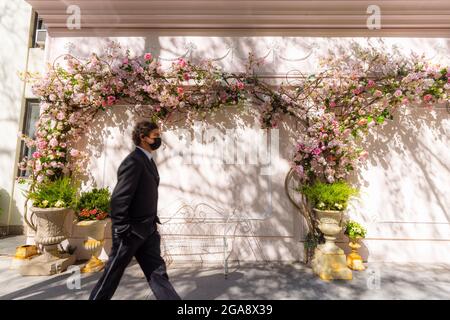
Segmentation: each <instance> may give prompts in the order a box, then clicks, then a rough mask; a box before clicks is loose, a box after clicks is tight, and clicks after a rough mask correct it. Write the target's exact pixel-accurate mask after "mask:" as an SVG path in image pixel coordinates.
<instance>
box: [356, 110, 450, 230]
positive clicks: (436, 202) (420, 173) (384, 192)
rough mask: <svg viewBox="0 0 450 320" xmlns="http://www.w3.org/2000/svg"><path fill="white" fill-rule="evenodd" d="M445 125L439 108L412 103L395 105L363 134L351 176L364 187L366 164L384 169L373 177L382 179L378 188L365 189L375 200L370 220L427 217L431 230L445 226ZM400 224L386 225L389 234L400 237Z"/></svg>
mask: <svg viewBox="0 0 450 320" xmlns="http://www.w3.org/2000/svg"><path fill="white" fill-rule="evenodd" d="M449 128H450V126H449V112H448V111H447V110H446V109H445V108H442V107H439V108H436V109H435V110H428V109H427V108H424V107H417V106H412V107H408V108H407V109H405V108H402V109H398V110H396V112H395V113H394V120H392V121H390V120H388V121H387V123H386V124H385V125H384V127H382V128H375V129H374V133H373V134H372V135H369V136H368V137H367V139H366V141H365V145H366V146H368V151H369V154H370V155H369V160H368V163H366V165H365V166H363V167H362V168H361V169H362V170H360V171H359V172H357V173H355V174H354V175H353V176H352V180H353V181H354V182H356V184H357V185H358V186H359V187H360V188H362V189H364V188H369V186H370V184H371V181H370V180H369V179H368V178H367V176H364V173H365V172H366V170H367V169H371V168H373V167H375V168H376V167H379V168H381V171H383V173H384V174H386V177H384V176H383V177H379V179H378V180H379V181H382V183H383V185H382V187H383V188H382V189H380V190H379V192H380V194H377V195H370V196H371V197H374V198H376V199H378V200H379V201H381V203H380V205H379V206H377V207H378V211H379V212H377V213H376V214H377V216H376V217H375V220H376V219H379V218H380V217H381V219H382V220H396V221H404V222H419V223H421V221H422V222H424V223H427V222H428V228H435V229H433V230H434V231H436V234H438V232H437V229H436V228H438V227H441V228H442V225H447V226H448V222H449V221H450V219H449V218H450V215H449V211H448V208H449V205H450V203H449V200H448V199H449V198H448V195H446V189H448V188H447V186H448V179H449V177H450V165H449V152H448V146H449V144H450V138H449V137H450V135H449ZM386 200H388V201H386ZM375 222H377V221H375ZM384 222H385V221H384ZM429 222H431V223H429ZM404 226H405V224H403V223H401V224H396V225H395V227H392V228H391V229H392V231H391V232H393V234H392V235H391V236H393V237H399V238H401V237H405V230H404ZM368 236H369V237H370V234H369V235H368ZM437 237H439V236H437Z"/></svg>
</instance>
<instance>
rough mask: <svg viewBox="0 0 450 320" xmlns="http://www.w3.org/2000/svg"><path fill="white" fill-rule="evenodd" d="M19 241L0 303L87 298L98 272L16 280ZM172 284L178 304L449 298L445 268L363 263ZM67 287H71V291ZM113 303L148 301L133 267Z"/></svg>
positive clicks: (175, 273) (211, 275)
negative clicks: (360, 267)
mask: <svg viewBox="0 0 450 320" xmlns="http://www.w3.org/2000/svg"><path fill="white" fill-rule="evenodd" d="M23 241H24V237H20V236H19V237H9V238H3V239H0V300H10V299H64V300H71V299H77V300H80V299H87V298H88V296H89V293H90V291H91V290H92V288H93V287H94V285H95V283H96V282H97V280H98V279H99V277H100V273H95V274H81V278H80V281H79V283H80V288H79V289H78V288H77V286H76V285H77V281H76V277H75V275H76V273H75V272H73V271H72V272H71V271H70V270H68V271H66V272H64V273H61V274H58V275H54V276H41V277H34V276H28V277H22V276H21V275H20V274H19V273H18V271H17V270H11V269H9V266H10V264H11V256H12V255H13V254H14V249H15V246H16V245H19V244H21V243H23ZM168 273H169V277H170V279H171V281H172V284H173V285H174V287H175V288H176V290H177V291H178V293H179V294H180V296H181V297H182V299H184V300H197V299H205V300H212V299H218V300H227V299H261V300H266V299H275V300H277V299H419V300H423V299H450V265H448V264H418V263H405V264H399V263H369V264H368V268H367V270H366V271H362V272H357V271H354V272H353V280H351V281H343V280H335V281H330V282H325V281H322V280H320V279H319V278H318V277H317V276H315V275H314V274H313V273H312V270H311V269H310V268H309V267H307V266H305V265H304V264H302V263H299V262H295V263H282V262H264V263H262V262H254V263H241V264H240V265H239V266H238V265H235V266H233V265H232V266H231V268H230V274H229V277H228V279H225V278H224V275H223V268H220V267H216V268H213V267H201V266H197V267H196V266H189V267H179V268H171V267H169V269H168ZM71 288H72V289H71ZM113 299H134V300H145V299H154V296H153V294H152V293H151V290H150V288H149V286H148V284H147V283H146V280H145V277H144V274H143V272H142V271H141V269H140V268H139V265H138V264H137V263H136V262H135V261H133V262H132V263H131V264H130V266H129V267H128V268H127V270H126V271H125V274H124V276H123V278H122V281H121V283H120V286H119V288H118V289H117V291H116V294H115V295H114V297H113Z"/></svg>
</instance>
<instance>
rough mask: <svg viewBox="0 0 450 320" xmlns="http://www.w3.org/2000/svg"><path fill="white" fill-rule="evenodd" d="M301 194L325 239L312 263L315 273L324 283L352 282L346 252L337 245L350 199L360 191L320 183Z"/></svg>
mask: <svg viewBox="0 0 450 320" xmlns="http://www.w3.org/2000/svg"><path fill="white" fill-rule="evenodd" d="M300 190H301V192H302V193H303V194H304V195H305V196H306V198H307V199H308V202H309V203H310V204H311V206H312V208H313V212H314V214H315V218H316V220H317V221H318V229H319V230H320V231H321V232H322V233H323V235H324V239H325V243H324V244H320V245H318V246H317V247H316V249H315V252H314V258H313V260H312V267H313V271H314V272H315V273H317V274H318V275H319V276H320V277H321V278H322V279H324V280H330V279H351V278H352V275H351V271H350V269H348V268H347V266H346V259H345V254H344V251H343V250H342V249H340V248H339V247H338V246H337V245H336V243H335V241H336V236H337V235H338V234H339V232H341V230H342V218H343V212H344V210H345V209H346V208H347V204H348V201H349V199H350V197H352V196H354V195H357V194H358V190H357V189H355V188H353V187H351V186H350V185H349V184H348V183H347V182H345V181H339V182H335V183H331V184H328V183H322V182H319V181H318V182H315V183H314V184H312V185H305V186H303V187H302V188H301V189H300Z"/></svg>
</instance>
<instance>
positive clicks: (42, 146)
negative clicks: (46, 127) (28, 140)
mask: <svg viewBox="0 0 450 320" xmlns="http://www.w3.org/2000/svg"><path fill="white" fill-rule="evenodd" d="M46 146H47V141H45V140H40V141H39V142H38V143H37V147H38V149H40V150H42V149H45V147H46Z"/></svg>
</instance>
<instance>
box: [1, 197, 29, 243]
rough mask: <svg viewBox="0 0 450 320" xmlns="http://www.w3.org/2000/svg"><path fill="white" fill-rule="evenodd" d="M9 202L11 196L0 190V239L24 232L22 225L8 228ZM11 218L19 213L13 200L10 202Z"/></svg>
mask: <svg viewBox="0 0 450 320" xmlns="http://www.w3.org/2000/svg"><path fill="white" fill-rule="evenodd" d="M10 200H11V196H10V195H9V193H8V192H7V191H6V190H5V189H0V237H5V236H9V235H19V234H23V232H24V229H23V226H22V225H9V226H8V211H9V205H10ZM11 216H20V211H19V208H18V207H17V203H16V201H15V200H13V202H12V208H11Z"/></svg>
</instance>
